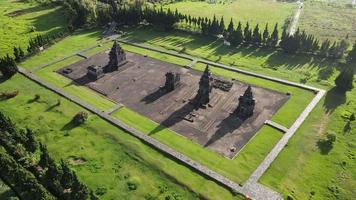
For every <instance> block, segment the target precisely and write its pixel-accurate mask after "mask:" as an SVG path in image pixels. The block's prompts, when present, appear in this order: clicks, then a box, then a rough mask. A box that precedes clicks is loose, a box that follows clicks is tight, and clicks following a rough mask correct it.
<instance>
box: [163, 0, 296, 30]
mask: <svg viewBox="0 0 356 200" xmlns="http://www.w3.org/2000/svg"><path fill="white" fill-rule="evenodd" d="M296 7H297V6H296V4H295V3H285V2H284V3H281V2H276V1H273V0H238V1H232V2H231V3H228V2H224V3H217V4H210V3H207V2H205V1H180V2H176V3H172V4H168V5H166V6H165V8H170V9H171V10H175V9H178V11H179V12H181V13H183V14H190V15H191V16H195V17H208V18H213V16H214V14H215V15H216V17H217V18H218V19H219V20H220V18H221V16H224V21H225V24H226V26H227V25H228V23H229V22H230V19H231V18H233V21H234V24H235V26H237V23H238V22H239V21H241V23H243V24H244V25H245V24H246V22H247V21H248V22H249V23H250V25H252V26H255V25H256V24H259V25H260V28H264V27H265V25H266V23H268V24H269V27H270V29H271V30H273V27H274V25H275V24H276V23H278V24H279V28H280V29H281V28H282V26H283V25H284V24H286V25H287V26H288V25H289V21H290V19H291V18H292V16H293V15H294V12H295V9H296ZM266 16H268V17H266Z"/></svg>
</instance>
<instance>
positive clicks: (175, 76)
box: [164, 72, 180, 92]
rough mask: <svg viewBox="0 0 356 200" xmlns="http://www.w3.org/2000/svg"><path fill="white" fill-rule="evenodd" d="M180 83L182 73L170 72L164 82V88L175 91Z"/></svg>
mask: <svg viewBox="0 0 356 200" xmlns="http://www.w3.org/2000/svg"><path fill="white" fill-rule="evenodd" d="M179 83H180V74H179V73H173V72H168V73H166V83H165V84H164V89H165V90H166V91H167V92H170V91H173V90H174V89H175V88H176V87H177V86H178V85H179Z"/></svg>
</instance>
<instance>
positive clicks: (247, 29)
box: [244, 22, 252, 43]
mask: <svg viewBox="0 0 356 200" xmlns="http://www.w3.org/2000/svg"><path fill="white" fill-rule="evenodd" d="M244 40H245V42H246V43H250V42H251V41H252V33H251V30H250V24H249V23H248V22H247V23H246V26H245V29H244Z"/></svg>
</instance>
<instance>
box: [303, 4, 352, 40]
mask: <svg viewBox="0 0 356 200" xmlns="http://www.w3.org/2000/svg"><path fill="white" fill-rule="evenodd" d="M351 1H352V0H350V1H348V3H349V4H351ZM337 2H340V1H337ZM299 28H300V29H301V30H305V31H306V32H307V33H309V34H313V35H315V36H317V37H318V38H320V39H322V40H325V39H330V40H341V39H342V38H345V37H346V36H347V35H348V36H349V38H350V40H351V41H356V9H354V8H352V7H350V6H347V5H345V4H334V2H333V3H329V2H320V1H315V0H312V1H305V3H304V8H303V12H302V15H301V17H300V20H299Z"/></svg>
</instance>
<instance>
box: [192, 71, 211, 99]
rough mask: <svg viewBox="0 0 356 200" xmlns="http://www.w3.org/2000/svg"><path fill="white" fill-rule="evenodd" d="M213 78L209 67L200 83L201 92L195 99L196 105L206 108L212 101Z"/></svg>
mask: <svg viewBox="0 0 356 200" xmlns="http://www.w3.org/2000/svg"><path fill="white" fill-rule="evenodd" d="M212 88H213V86H212V78H211V73H210V70H209V66H208V65H207V66H206V68H205V70H204V73H203V75H202V76H201V78H200V81H199V90H198V94H197V96H196V97H195V104H196V105H198V106H204V105H206V104H208V103H209V101H210V92H211V90H212Z"/></svg>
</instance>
